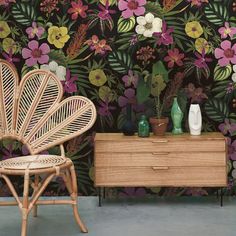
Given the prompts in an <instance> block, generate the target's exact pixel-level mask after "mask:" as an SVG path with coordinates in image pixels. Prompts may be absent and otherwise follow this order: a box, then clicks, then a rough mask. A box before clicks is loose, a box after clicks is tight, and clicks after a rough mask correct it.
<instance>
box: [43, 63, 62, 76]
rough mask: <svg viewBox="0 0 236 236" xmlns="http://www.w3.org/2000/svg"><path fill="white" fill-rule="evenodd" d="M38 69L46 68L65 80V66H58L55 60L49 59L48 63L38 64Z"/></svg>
mask: <svg viewBox="0 0 236 236" xmlns="http://www.w3.org/2000/svg"><path fill="white" fill-rule="evenodd" d="M40 69H43V70H48V71H51V72H53V73H54V74H56V76H57V77H58V78H59V79H60V80H65V79H66V78H65V77H66V68H65V67H64V66H59V65H58V64H57V62H55V61H51V62H50V63H49V64H44V65H41V66H40Z"/></svg>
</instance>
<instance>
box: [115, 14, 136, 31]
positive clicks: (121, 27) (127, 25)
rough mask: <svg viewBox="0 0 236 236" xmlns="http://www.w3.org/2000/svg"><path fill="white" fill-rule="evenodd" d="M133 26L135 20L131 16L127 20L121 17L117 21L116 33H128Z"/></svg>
mask: <svg viewBox="0 0 236 236" xmlns="http://www.w3.org/2000/svg"><path fill="white" fill-rule="evenodd" d="M134 25H135V18H134V17H133V16H132V17H130V18H129V19H124V18H123V17H120V19H119V20H118V25H117V26H118V28H117V31H118V32H119V33H124V32H129V31H130V30H132V29H133V28H134Z"/></svg>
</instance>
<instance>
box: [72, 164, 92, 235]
mask: <svg viewBox="0 0 236 236" xmlns="http://www.w3.org/2000/svg"><path fill="white" fill-rule="evenodd" d="M70 173H71V182H72V193H71V198H72V200H74V201H75V204H74V205H72V207H73V213H74V217H75V220H76V222H77V224H78V225H79V227H80V229H81V231H82V232H83V233H88V230H87V228H86V226H85V225H84V223H83V222H82V220H81V218H80V215H79V212H78V193H77V179H76V174H75V168H74V166H71V168H70Z"/></svg>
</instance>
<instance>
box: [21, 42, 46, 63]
mask: <svg viewBox="0 0 236 236" xmlns="http://www.w3.org/2000/svg"><path fill="white" fill-rule="evenodd" d="M28 47H29V49H28V48H23V49H22V56H23V58H24V59H27V60H26V64H27V66H34V65H35V64H37V62H38V63H39V64H46V63H48V61H49V56H48V55H47V54H48V53H49V52H50V48H49V46H48V45H47V44H46V43H43V44H42V45H40V46H39V43H38V42H37V41H36V40H32V41H30V42H29V43H28Z"/></svg>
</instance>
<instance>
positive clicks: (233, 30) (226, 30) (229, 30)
mask: <svg viewBox="0 0 236 236" xmlns="http://www.w3.org/2000/svg"><path fill="white" fill-rule="evenodd" d="M218 32H219V33H220V34H221V38H222V39H225V38H227V36H228V35H229V37H230V38H231V39H232V38H233V36H234V35H235V34H236V27H229V23H228V22H225V27H221V28H219V30H218Z"/></svg>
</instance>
